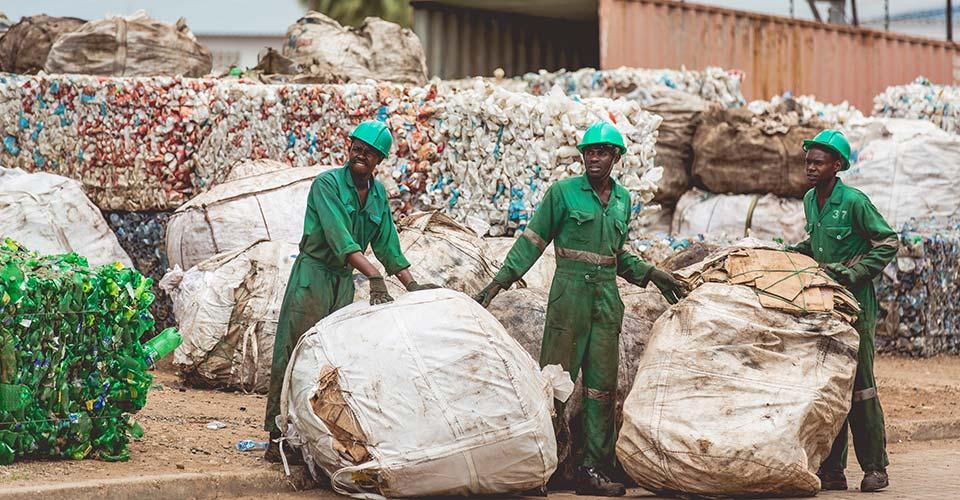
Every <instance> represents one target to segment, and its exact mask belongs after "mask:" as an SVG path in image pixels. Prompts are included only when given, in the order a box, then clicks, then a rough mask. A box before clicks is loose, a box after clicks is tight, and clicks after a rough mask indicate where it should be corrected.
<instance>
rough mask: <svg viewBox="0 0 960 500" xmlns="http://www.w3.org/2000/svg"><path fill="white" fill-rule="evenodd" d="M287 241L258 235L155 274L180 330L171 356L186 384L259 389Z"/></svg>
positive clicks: (292, 249) (282, 287) (269, 356)
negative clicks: (180, 339) (189, 265)
mask: <svg viewBox="0 0 960 500" xmlns="http://www.w3.org/2000/svg"><path fill="white" fill-rule="evenodd" d="M297 253H298V249H297V246H296V245H294V244H291V243H283V242H275V241H261V242H258V243H255V244H253V245H251V246H250V247H248V248H244V249H240V250H234V251H231V252H225V253H222V254H218V255H216V256H214V257H212V258H210V259H207V260H205V261H203V262H201V263H200V264H198V265H196V266H194V267H192V268H190V269H188V270H187V271H183V270H181V269H175V270H173V271H170V272H169V273H167V275H166V276H164V277H163V279H162V280H161V281H160V287H161V288H162V289H163V290H164V291H166V292H167V293H169V294H170V297H171V298H172V299H173V313H174V315H175V316H176V318H177V326H178V327H179V329H180V333H181V334H182V335H183V343H182V344H180V347H178V348H177V350H176V351H175V352H174V358H173V364H174V366H176V367H177V369H178V370H179V372H180V375H181V376H182V377H183V378H184V380H186V381H187V382H188V383H190V384H191V385H195V386H199V387H215V388H222V389H239V390H243V391H249V392H260V393H264V392H266V391H267V389H269V387H270V367H271V364H272V362H273V341H274V338H275V337H276V333H277V320H278V318H279V316H280V306H281V304H282V303H283V295H284V292H285V291H286V287H287V280H288V279H289V278H290V270H291V269H292V268H293V262H294V260H296V258H297Z"/></svg>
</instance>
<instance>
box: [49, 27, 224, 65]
mask: <svg viewBox="0 0 960 500" xmlns="http://www.w3.org/2000/svg"><path fill="white" fill-rule="evenodd" d="M212 65H213V59H212V56H211V54H210V50H209V49H207V48H206V47H204V46H203V44H201V43H200V42H198V41H197V38H196V37H195V36H193V33H192V32H190V28H188V27H187V22H186V20H185V19H183V18H180V19H178V20H177V23H176V24H167V23H164V22H160V21H157V20H156V19H152V18H150V17H148V16H147V14H146V13H144V12H143V11H139V12H137V13H135V14H133V15H132V16H114V17H110V18H107V19H101V20H98V21H90V22H88V23H86V24H84V25H83V26H82V27H80V28H79V29H77V30H76V31H73V32H70V33H67V34H65V35H61V36H60V37H59V38H57V41H56V42H55V43H54V44H53V46H52V47H51V48H50V53H49V54H48V55H47V61H46V63H45V64H44V68H43V69H44V71H46V72H47V73H80V74H87V75H100V76H192V77H200V76H204V75H206V74H209V73H210V69H211V67H212Z"/></svg>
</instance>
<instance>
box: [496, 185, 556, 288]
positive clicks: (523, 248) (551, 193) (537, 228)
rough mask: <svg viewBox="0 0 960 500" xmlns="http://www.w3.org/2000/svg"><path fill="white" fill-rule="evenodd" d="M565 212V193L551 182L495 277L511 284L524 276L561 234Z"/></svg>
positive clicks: (501, 281) (504, 286)
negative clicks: (558, 231) (560, 229)
mask: <svg viewBox="0 0 960 500" xmlns="http://www.w3.org/2000/svg"><path fill="white" fill-rule="evenodd" d="M562 214H563V204H562V196H561V195H560V192H559V189H557V188H556V187H555V186H551V187H550V188H549V189H548V190H547V193H546V194H545V195H544V197H543V201H541V202H540V207H538V208H537V211H536V212H535V213H534V214H533V218H531V219H530V223H529V224H527V227H526V228H525V229H524V230H523V235H522V236H520V238H517V241H516V242H515V243H514V244H513V247H512V248H511V249H510V252H509V253H508V254H507V258H506V260H504V263H503V267H501V268H500V272H498V273H497V276H496V277H495V278H494V281H496V282H497V283H499V284H500V285H502V286H503V288H507V287H509V286H510V285H511V284H512V283H513V282H514V281H517V280H518V279H520V278H522V277H523V275H524V274H526V273H527V271H529V270H530V268H531V267H533V265H534V264H535V263H536V262H537V259H539V258H540V256H541V255H543V251H544V249H546V248H547V245H549V244H550V242H551V241H553V239H554V238H555V237H556V236H557V230H558V229H559V227H560V223H559V222H560V220H561V218H562Z"/></svg>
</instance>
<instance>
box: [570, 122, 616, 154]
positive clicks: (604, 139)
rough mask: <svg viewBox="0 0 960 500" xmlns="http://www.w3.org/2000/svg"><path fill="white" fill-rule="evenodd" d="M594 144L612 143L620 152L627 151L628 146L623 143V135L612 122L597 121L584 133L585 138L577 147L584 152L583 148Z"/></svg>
mask: <svg viewBox="0 0 960 500" xmlns="http://www.w3.org/2000/svg"><path fill="white" fill-rule="evenodd" d="M592 144H610V145H613V146H616V147H617V149H618V150H619V151H620V154H624V153H626V152H627V146H626V145H624V144H623V135H621V134H620V131H619V130H617V127H615V126H614V125H613V124H612V123H608V122H597V123H594V124H593V125H590V128H588V129H587V131H586V133H584V134H583V140H581V141H580V144H577V149H579V150H580V152H581V153H583V148H585V147H587V146H590V145H592Z"/></svg>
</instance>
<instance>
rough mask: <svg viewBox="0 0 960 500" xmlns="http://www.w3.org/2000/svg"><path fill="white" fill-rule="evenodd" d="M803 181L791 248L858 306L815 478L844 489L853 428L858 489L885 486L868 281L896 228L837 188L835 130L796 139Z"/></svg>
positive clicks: (864, 201)
mask: <svg viewBox="0 0 960 500" xmlns="http://www.w3.org/2000/svg"><path fill="white" fill-rule="evenodd" d="M803 149H804V150H805V151H806V152H807V156H806V167H807V169H806V170H807V180H808V181H809V182H810V184H812V185H813V189H811V190H809V191H807V194H806V196H804V197H803V211H804V213H805V215H806V217H807V225H806V230H807V234H809V237H808V238H807V239H806V240H804V241H802V242H800V243H798V244H797V245H796V246H793V247H791V249H792V250H795V251H798V252H800V253H803V254H805V255H808V256H811V257H813V258H814V259H815V260H816V261H817V262H819V263H820V264H821V265H822V266H823V267H824V268H825V269H826V271H827V273H828V274H830V275H831V276H832V277H833V278H834V279H835V280H836V281H837V282H838V283H840V284H841V285H843V286H845V287H847V288H848V289H849V290H850V291H851V292H852V293H853V295H854V296H855V297H856V299H857V301H858V302H859V303H860V316H859V317H858V318H857V322H856V323H855V324H854V327H855V328H856V329H857V332H859V334H860V349H859V353H858V356H857V357H858V360H857V361H858V362H857V372H856V378H855V380H854V385H853V397H852V399H853V403H852V407H851V408H850V414H849V416H848V418H847V420H846V421H845V422H844V424H843V428H842V429H841V430H840V435H839V436H837V439H836V440H835V441H834V443H833V448H832V450H831V451H830V455H829V456H828V457H827V459H826V460H825V461H824V462H823V464H822V465H821V466H820V471H819V472H818V473H817V475H818V476H819V477H820V481H821V484H822V488H823V489H825V490H845V489H847V478H846V476H845V475H844V469H845V468H846V465H847V428H848V427H849V428H850V430H851V431H852V433H853V447H854V450H855V451H856V453H857V461H858V462H860V467H861V468H862V469H863V471H864V477H863V481H862V482H861V483H860V491H877V490H879V489H882V488H885V487H887V485H888V484H889V479H888V477H887V472H886V468H887V464H888V463H889V461H888V460H887V452H886V450H885V448H886V436H885V433H884V428H883V409H881V408H880V400H879V399H877V385H876V381H875V380H874V378H873V357H874V332H875V327H876V323H877V294H876V292H875V291H874V289H873V278H875V277H876V276H877V275H878V274H880V272H881V271H882V270H883V268H884V267H885V266H886V265H887V264H888V263H890V261H891V260H893V259H894V257H896V255H897V247H898V246H899V240H898V239H897V233H896V232H894V231H893V229H890V226H889V225H888V224H887V222H886V221H885V220H884V219H883V216H881V215H880V213H879V212H877V209H876V207H874V206H873V203H871V202H870V199H869V198H867V195H865V194H863V193H862V192H860V191H859V190H857V189H854V188H852V187H850V186H847V185H845V184H844V183H843V182H841V181H840V179H838V178H837V172H840V171H843V170H846V169H848V168H850V143H848V142H847V138H846V137H844V136H843V134H842V133H841V132H839V131H837V130H824V131H822V132H820V133H819V134H817V136H816V137H815V138H813V139H812V140H806V141H803Z"/></svg>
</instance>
